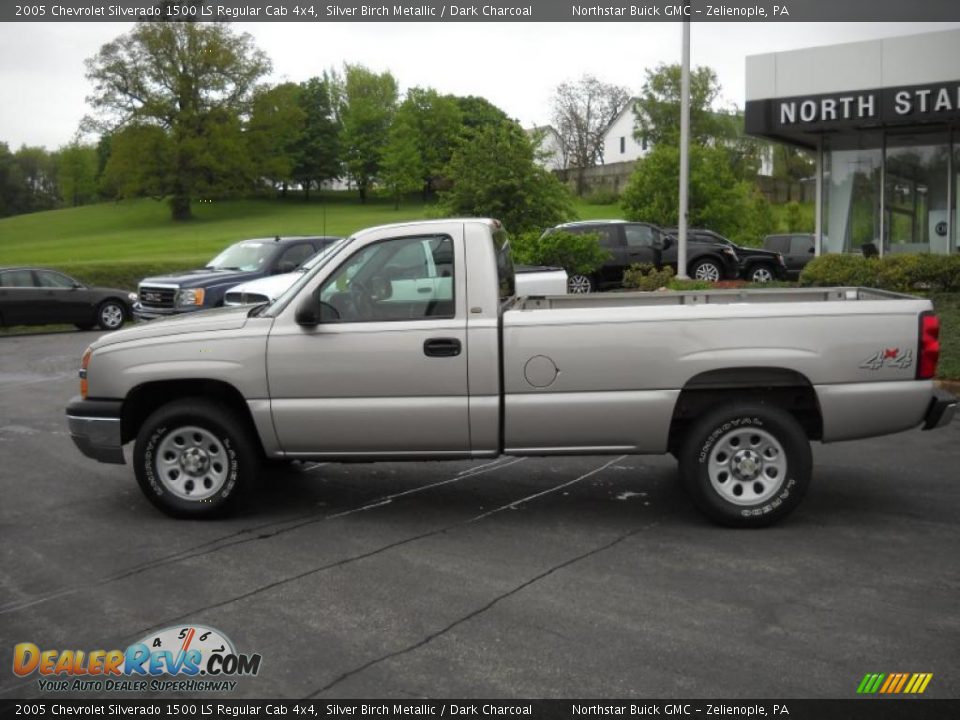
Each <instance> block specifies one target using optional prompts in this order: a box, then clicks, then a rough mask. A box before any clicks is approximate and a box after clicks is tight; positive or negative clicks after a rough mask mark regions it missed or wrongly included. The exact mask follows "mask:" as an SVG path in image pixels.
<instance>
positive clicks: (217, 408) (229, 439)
mask: <svg viewBox="0 0 960 720" xmlns="http://www.w3.org/2000/svg"><path fill="white" fill-rule="evenodd" d="M235 415H236V414H235V413H231V412H230V410H228V409H227V408H226V407H224V406H222V405H219V404H217V403H212V402H209V401H206V400H201V399H196V398H188V399H185V400H177V401H174V402H172V403H169V404H168V405H164V406H163V407H161V408H159V409H158V410H156V411H154V412H153V414H151V415H150V417H149V418H147V421H146V422H145V423H144V424H143V427H142V428H141V429H140V433H139V434H138V435H137V442H136V445H135V446H134V451H133V465H134V471H135V472H136V476H137V483H138V484H139V485H140V489H141V490H142V491H143V493H144V495H146V496H147V499H148V500H150V502H152V503H153V504H154V505H156V506H157V507H158V508H160V509H161V510H163V512H165V513H167V514H168V515H172V516H174V517H181V518H203V517H211V516H215V515H219V514H222V513H223V512H225V511H226V510H227V509H228V508H230V506H232V505H233V504H234V503H235V502H236V501H237V498H238V497H239V496H240V495H241V494H242V493H243V492H245V491H247V490H248V489H250V488H251V487H252V486H253V485H254V483H255V481H256V479H257V475H258V473H259V469H260V456H259V453H258V452H257V451H256V450H255V448H256V447H257V444H256V439H255V438H254V437H252V434H251V432H250V430H249V429H248V428H247V426H246V424H245V423H244V422H243V421H242V420H239V419H237V418H236V417H235Z"/></svg>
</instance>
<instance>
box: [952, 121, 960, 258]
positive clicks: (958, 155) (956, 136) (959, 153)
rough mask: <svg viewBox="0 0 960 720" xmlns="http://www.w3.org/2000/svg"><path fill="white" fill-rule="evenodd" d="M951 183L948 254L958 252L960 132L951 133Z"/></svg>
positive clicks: (959, 244) (959, 235) (959, 241)
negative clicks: (951, 212)
mask: <svg viewBox="0 0 960 720" xmlns="http://www.w3.org/2000/svg"><path fill="white" fill-rule="evenodd" d="M952 172H953V183H952V187H951V188H950V191H951V193H952V194H953V199H952V201H951V203H950V205H951V207H952V208H953V217H952V218H951V220H952V221H953V222H952V224H953V241H952V243H951V245H950V252H957V251H958V250H960V228H958V227H957V220H958V219H960V213H958V212H957V206H958V205H960V203H958V202H957V198H960V132H957V131H954V133H953V170H952Z"/></svg>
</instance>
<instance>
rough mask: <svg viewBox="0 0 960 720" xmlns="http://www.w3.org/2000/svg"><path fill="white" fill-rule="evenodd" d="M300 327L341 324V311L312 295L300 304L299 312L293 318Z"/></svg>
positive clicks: (298, 306)
mask: <svg viewBox="0 0 960 720" xmlns="http://www.w3.org/2000/svg"><path fill="white" fill-rule="evenodd" d="M293 317H294V319H295V320H296V321H297V324H298V325H302V326H303V327H316V326H317V325H321V324H324V323H335V322H340V313H339V311H338V310H337V309H336V308H335V307H334V306H333V305H331V304H330V303H325V302H322V301H321V300H319V299H317V297H316V296H315V295H314V294H313V293H310V294H308V295H307V296H306V297H305V298H304V299H303V300H301V301H300V304H299V305H297V312H296V314H295V315H294V316H293Z"/></svg>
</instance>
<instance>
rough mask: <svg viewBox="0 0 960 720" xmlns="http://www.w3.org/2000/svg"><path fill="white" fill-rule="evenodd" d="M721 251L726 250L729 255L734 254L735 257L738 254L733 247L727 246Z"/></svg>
mask: <svg viewBox="0 0 960 720" xmlns="http://www.w3.org/2000/svg"><path fill="white" fill-rule="evenodd" d="M720 252H725V253H726V254H727V255H732V256H733V257H736V256H737V254H736V253H735V252H734V251H733V248H732V247H725V248H723V249H722V250H721V251H720Z"/></svg>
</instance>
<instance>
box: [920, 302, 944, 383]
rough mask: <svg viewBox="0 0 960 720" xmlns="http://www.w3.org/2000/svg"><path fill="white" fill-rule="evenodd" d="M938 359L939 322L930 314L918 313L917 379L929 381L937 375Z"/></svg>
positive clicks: (928, 312)
mask: <svg viewBox="0 0 960 720" xmlns="http://www.w3.org/2000/svg"><path fill="white" fill-rule="evenodd" d="M939 359H940V320H939V319H937V316H936V315H934V314H933V313H932V312H930V311H927V312H923V313H920V347H919V349H918V350H917V379H918V380H929V379H930V378H932V377H933V376H935V375H936V374H937V361H938V360H939Z"/></svg>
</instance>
